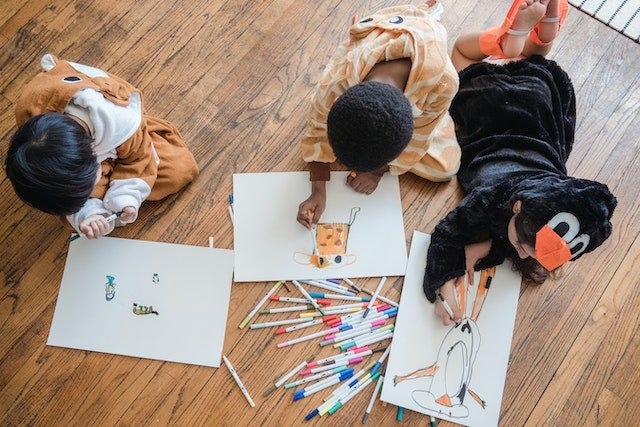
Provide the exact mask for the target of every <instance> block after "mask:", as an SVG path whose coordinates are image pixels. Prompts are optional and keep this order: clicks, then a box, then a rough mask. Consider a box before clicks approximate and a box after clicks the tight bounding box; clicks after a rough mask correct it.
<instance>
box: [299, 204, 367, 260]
mask: <svg viewBox="0 0 640 427" xmlns="http://www.w3.org/2000/svg"><path fill="white" fill-rule="evenodd" d="M358 212H360V208H359V207H357V206H356V207H353V208H351V213H350V214H349V220H348V221H347V222H346V223H336V222H333V223H322V222H321V223H319V224H318V225H317V226H316V229H315V242H314V247H313V248H312V250H311V253H305V252H295V253H294V255H293V259H294V261H295V262H296V263H298V264H302V265H312V266H314V267H316V268H327V267H328V268H340V267H344V266H346V265H351V264H353V263H354V262H356V255H354V254H348V253H347V239H348V237H349V230H350V228H351V226H352V225H353V223H354V222H355V220H356V215H357V214H358ZM316 248H317V252H316V250H315V249H316Z"/></svg>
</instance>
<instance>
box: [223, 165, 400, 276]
mask: <svg viewBox="0 0 640 427" xmlns="http://www.w3.org/2000/svg"><path fill="white" fill-rule="evenodd" d="M346 177H347V172H332V174H331V181H329V182H328V183H327V207H326V210H325V212H324V213H323V215H322V218H321V220H320V224H319V227H321V226H322V223H333V224H334V227H335V228H334V230H337V229H339V228H341V229H342V230H343V232H344V229H348V236H347V238H346V239H345V240H344V241H342V243H343V244H345V243H346V250H344V251H340V253H334V254H331V255H329V256H326V257H325V258H326V259H327V260H328V262H329V264H328V266H327V267H325V268H318V267H316V266H315V265H312V264H311V255H312V254H313V253H314V246H313V241H314V240H313V239H314V238H313V237H312V236H314V234H311V232H310V231H309V230H307V229H306V228H305V227H303V226H302V225H300V224H299V223H298V222H297V221H296V215H297V213H298V205H299V204H300V203H301V202H302V201H303V200H305V199H306V198H307V197H309V195H310V194H311V183H310V182H309V173H308V172H273V173H256V174H235V175H234V176H233V196H234V211H235V215H234V217H235V220H234V221H235V225H234V246H235V270H234V275H235V281H236V282H259V281H270V280H291V279H321V278H331V277H379V276H401V275H403V274H404V271H405V267H406V262H407V250H406V241H405V235H404V223H403V219H402V205H401V204H400V187H399V184H398V177H397V176H391V175H389V174H385V176H384V177H383V178H382V179H381V180H380V184H379V185H378V188H377V189H376V191H375V192H374V193H373V194H371V195H368V196H367V195H364V194H360V193H357V192H355V191H354V190H353V189H352V188H351V187H349V186H347V185H346V183H345V182H346ZM350 219H351V220H352V224H351V225H348V224H349V222H350ZM318 249H319V251H320V253H322V252H323V246H322V244H321V243H320V244H319V247H318Z"/></svg>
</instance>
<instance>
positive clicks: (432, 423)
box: [430, 415, 437, 427]
mask: <svg viewBox="0 0 640 427" xmlns="http://www.w3.org/2000/svg"><path fill="white" fill-rule="evenodd" d="M430 418H431V422H430V424H431V427H436V426H437V424H436V419H435V418H434V417H433V415H431V416H430Z"/></svg>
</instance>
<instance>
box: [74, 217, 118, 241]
mask: <svg viewBox="0 0 640 427" xmlns="http://www.w3.org/2000/svg"><path fill="white" fill-rule="evenodd" d="M113 226H114V224H113V222H107V220H106V219H105V217H103V216H102V215H91V216H90V217H88V218H87V219H85V220H84V221H82V222H81V223H80V226H79V227H78V228H79V229H80V232H81V233H82V234H84V235H85V236H86V237H87V239H97V238H98V237H102V236H106V235H107V234H109V233H110V232H111V231H112V230H113Z"/></svg>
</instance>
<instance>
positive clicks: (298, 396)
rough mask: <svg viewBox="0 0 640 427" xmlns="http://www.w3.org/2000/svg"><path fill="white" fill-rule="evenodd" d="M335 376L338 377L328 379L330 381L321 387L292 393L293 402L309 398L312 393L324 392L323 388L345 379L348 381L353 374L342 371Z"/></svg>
mask: <svg viewBox="0 0 640 427" xmlns="http://www.w3.org/2000/svg"><path fill="white" fill-rule="evenodd" d="M336 375H338V376H337V377H329V378H330V379H331V380H330V381H327V382H326V383H324V384H322V385H319V386H317V387H315V388H312V389H302V390H300V391H301V393H298V392H296V393H294V395H293V400H294V401H296V400H300V399H303V398H305V397H307V396H311V395H312V394H314V393H317V392H319V391H321V390H324V389H325V388H329V387H331V386H332V385H335V384H338V383H339V382H341V381H344V380H347V379H349V378H351V377H352V376H353V372H347V371H344V372H341V373H339V374H336Z"/></svg>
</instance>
